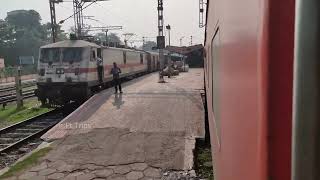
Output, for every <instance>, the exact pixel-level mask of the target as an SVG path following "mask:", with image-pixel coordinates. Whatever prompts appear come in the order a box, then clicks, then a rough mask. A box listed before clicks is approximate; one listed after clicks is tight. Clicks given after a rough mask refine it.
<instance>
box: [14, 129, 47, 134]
mask: <svg viewBox="0 0 320 180" xmlns="http://www.w3.org/2000/svg"><path fill="white" fill-rule="evenodd" d="M41 130H42V129H41V128H31V129H16V130H15V131H16V132H17V133H35V132H38V131H41Z"/></svg>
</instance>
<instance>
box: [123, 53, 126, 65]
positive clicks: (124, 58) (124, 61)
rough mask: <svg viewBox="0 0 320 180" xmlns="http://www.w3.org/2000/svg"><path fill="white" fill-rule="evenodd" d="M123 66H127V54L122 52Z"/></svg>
mask: <svg viewBox="0 0 320 180" xmlns="http://www.w3.org/2000/svg"><path fill="white" fill-rule="evenodd" d="M123 64H127V53H126V52H123Z"/></svg>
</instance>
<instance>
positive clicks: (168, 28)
mask: <svg viewBox="0 0 320 180" xmlns="http://www.w3.org/2000/svg"><path fill="white" fill-rule="evenodd" d="M166 28H167V30H168V33H169V34H168V35H169V46H170V44H171V43H170V41H171V40H170V31H171V26H170V25H169V24H168V25H167V26H166Z"/></svg>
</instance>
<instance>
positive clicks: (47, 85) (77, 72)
mask: <svg viewBox="0 0 320 180" xmlns="http://www.w3.org/2000/svg"><path fill="white" fill-rule="evenodd" d="M97 58H100V59H102V60H103V73H101V76H102V77H99V73H98V69H97ZM158 60H159V57H158V55H157V54H156V53H152V54H151V53H149V52H146V51H140V50H133V49H124V48H112V47H102V46H99V45H97V44H94V43H91V42H87V41H84V40H66V41H61V42H57V43H53V44H48V45H45V46H42V47H41V48H40V54H39V62H38V78H37V86H38V89H37V90H36V96H37V97H38V98H39V100H41V102H42V103H43V104H46V103H49V104H65V103H67V102H70V101H84V100H86V99H87V98H88V97H90V96H91V94H92V91H93V90H94V89H95V88H97V87H99V86H102V85H106V84H109V83H110V82H111V81H112V75H111V73H110V71H111V68H112V66H113V62H116V63H117V64H118V66H119V67H120V68H121V70H122V74H121V78H126V77H129V76H135V75H140V74H144V73H148V72H153V71H156V70H157V67H156V66H155V65H154V64H155V63H156V61H158Z"/></svg>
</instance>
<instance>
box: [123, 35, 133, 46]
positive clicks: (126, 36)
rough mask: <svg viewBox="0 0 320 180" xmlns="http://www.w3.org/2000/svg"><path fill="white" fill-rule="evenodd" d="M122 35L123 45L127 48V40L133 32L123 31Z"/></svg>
mask: <svg viewBox="0 0 320 180" xmlns="http://www.w3.org/2000/svg"><path fill="white" fill-rule="evenodd" d="M123 36H124V45H125V47H126V48H127V47H128V40H129V39H130V38H131V37H132V36H134V34H133V33H124V34H123Z"/></svg>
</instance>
